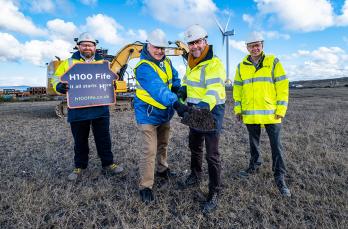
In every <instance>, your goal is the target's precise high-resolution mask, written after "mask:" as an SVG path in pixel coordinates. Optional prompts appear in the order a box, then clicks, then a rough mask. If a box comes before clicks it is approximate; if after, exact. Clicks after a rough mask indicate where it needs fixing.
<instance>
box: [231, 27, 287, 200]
mask: <svg viewBox="0 0 348 229" xmlns="http://www.w3.org/2000/svg"><path fill="white" fill-rule="evenodd" d="M246 47H247V49H248V51H249V55H247V56H246V57H245V58H244V59H243V61H242V62H240V63H239V64H238V66H237V70H236V75H235V79H234V85H233V98H234V101H235V106H234V112H235V114H236V116H237V119H238V120H240V121H242V122H243V123H244V124H245V125H246V127H247V129H248V133H249V144H250V155H251V157H250V161H249V166H248V168H247V169H246V170H244V171H241V172H240V176H241V177H248V176H249V175H251V174H255V173H258V172H259V169H260V166H261V164H262V158H261V153H260V149H259V143H260V135H261V128H262V127H265V129H266V132H267V134H268V137H269V140H270V145H271V150H272V161H273V163H272V170H273V175H274V179H275V182H276V185H277V187H278V189H279V191H280V193H281V195H282V196H286V197H289V196H291V194H290V190H289V189H288V187H287V185H286V183H285V180H284V176H285V174H286V168H285V162H284V157H283V152H282V145H281V142H280V130H281V122H282V119H283V118H284V117H285V114H286V110H287V106H288V97H289V80H288V78H287V77H286V74H285V71H284V69H283V66H282V64H281V63H280V61H279V59H278V58H276V57H275V56H273V55H266V54H265V53H264V52H263V39H262V36H260V34H259V33H252V34H251V35H250V37H249V38H248V40H247V41H246Z"/></svg>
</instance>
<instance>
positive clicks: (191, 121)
mask: <svg viewBox="0 0 348 229" xmlns="http://www.w3.org/2000/svg"><path fill="white" fill-rule="evenodd" d="M181 123H182V124H184V125H187V126H189V127H191V128H194V129H197V130H201V131H211V130H214V129H216V123H215V120H214V116H213V114H212V113H211V112H210V111H209V110H206V109H197V108H193V107H190V110H189V111H188V112H187V113H185V115H184V117H183V118H182V119H181Z"/></svg>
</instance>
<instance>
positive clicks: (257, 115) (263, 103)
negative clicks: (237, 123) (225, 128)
mask: <svg viewBox="0 0 348 229" xmlns="http://www.w3.org/2000/svg"><path fill="white" fill-rule="evenodd" d="M249 58H250V56H247V57H245V58H244V59H243V62H241V63H239V65H238V66H237V69H236V75H235V79H234V84H233V99H234V101H235V104H234V112H235V114H242V115H243V122H244V123H245V124H272V123H280V122H281V119H275V115H276V114H277V115H280V116H282V117H284V116H285V113H286V110H287V106H288V97H289V80H288V78H287V77H286V75H285V71H284V69H283V66H282V65H281V63H280V62H279V60H278V58H276V57H275V56H273V55H264V54H263V56H262V59H261V62H260V63H259V64H258V66H257V67H255V66H254V64H253V63H252V62H251V61H250V60H249Z"/></svg>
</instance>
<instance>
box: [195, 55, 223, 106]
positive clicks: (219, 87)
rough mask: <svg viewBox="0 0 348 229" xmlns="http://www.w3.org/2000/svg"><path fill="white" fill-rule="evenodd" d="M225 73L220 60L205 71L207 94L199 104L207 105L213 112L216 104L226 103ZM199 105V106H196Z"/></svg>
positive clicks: (209, 65)
mask: <svg viewBox="0 0 348 229" xmlns="http://www.w3.org/2000/svg"><path fill="white" fill-rule="evenodd" d="M225 81H226V71H225V67H224V65H223V64H222V62H221V61H220V60H216V61H215V62H212V63H211V64H208V66H207V67H206V69H205V84H206V88H207V92H206V94H205V95H204V97H203V98H202V100H201V102H200V103H205V104H208V105H209V109H210V110H213V109H214V107H215V105H216V104H221V103H222V102H223V103H224V102H225V101H226V89H225ZM198 105H199V104H198Z"/></svg>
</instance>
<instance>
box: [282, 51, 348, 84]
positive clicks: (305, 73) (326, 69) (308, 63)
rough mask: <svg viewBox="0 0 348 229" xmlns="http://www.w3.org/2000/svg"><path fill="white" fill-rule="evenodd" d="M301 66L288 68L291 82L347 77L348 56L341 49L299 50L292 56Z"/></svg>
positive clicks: (290, 65)
mask: <svg viewBox="0 0 348 229" xmlns="http://www.w3.org/2000/svg"><path fill="white" fill-rule="evenodd" d="M291 56H292V58H293V60H300V62H301V63H300V64H297V65H294V64H289V65H287V66H286V71H287V72H288V75H289V78H290V79H291V80H309V79H326V78H337V77H343V76H347V73H348V69H347V68H345V65H344V63H346V62H347V61H348V54H347V53H346V52H345V51H344V50H343V49H341V48H339V47H319V48H317V49H316V50H312V51H309V50H298V51H297V52H296V53H293V54H292V55H291ZM290 61H291V60H290Z"/></svg>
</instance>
